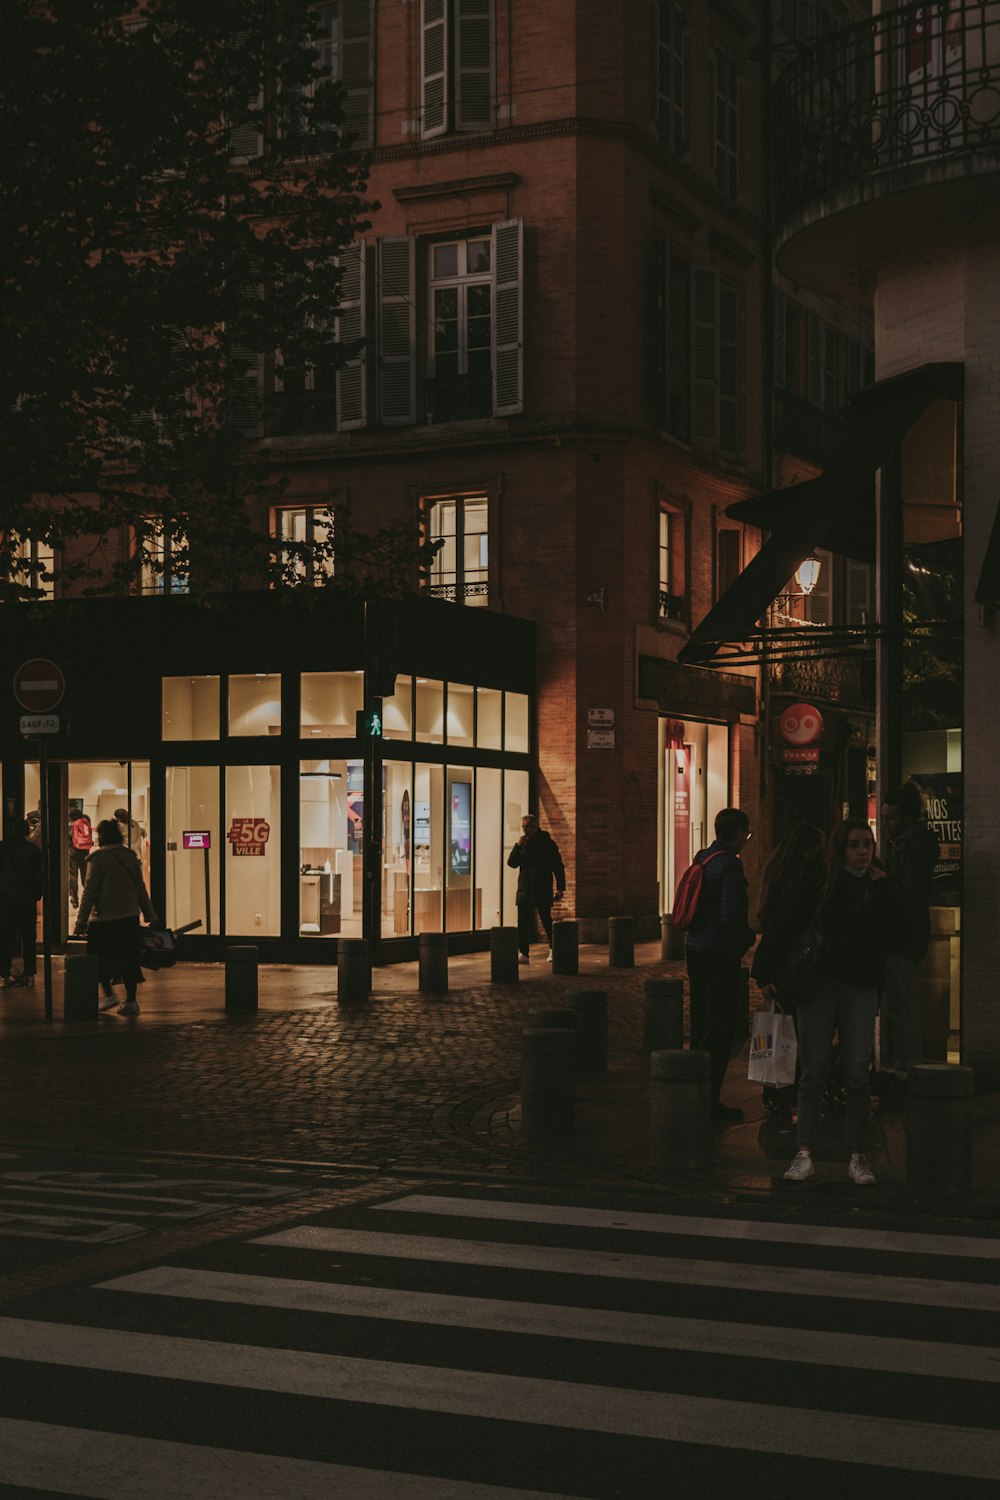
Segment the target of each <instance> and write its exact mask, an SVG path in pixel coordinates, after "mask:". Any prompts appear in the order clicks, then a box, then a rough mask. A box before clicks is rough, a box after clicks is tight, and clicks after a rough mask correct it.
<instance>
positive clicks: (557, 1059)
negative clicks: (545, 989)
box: [521, 1026, 576, 1135]
mask: <svg viewBox="0 0 1000 1500" xmlns="http://www.w3.org/2000/svg"><path fill="white" fill-rule="evenodd" d="M523 1035H524V1050H523V1054H522V1061H521V1128H522V1129H523V1130H524V1131H525V1132H526V1134H528V1135H571V1134H572V1132H573V1124H574V1112H575V1107H576V1072H575V1066H574V1060H573V1034H572V1032H570V1031H568V1030H567V1029H566V1028H565V1027H563V1026H546V1027H538V1028H534V1027H532V1028H529V1029H528V1030H526V1031H525V1032H524V1033H523Z"/></svg>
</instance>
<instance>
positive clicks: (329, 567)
mask: <svg viewBox="0 0 1000 1500" xmlns="http://www.w3.org/2000/svg"><path fill="white" fill-rule="evenodd" d="M334 535H335V532H334V512H333V510H332V508H331V506H330V505H329V504H319V505H282V506H277V507H275V509H274V510H273V511H272V512H271V536H272V538H273V539H274V542H275V547H274V549H273V555H274V561H275V564H276V566H277V568H278V570H279V573H280V577H281V579H282V581H284V582H288V583H291V582H301V583H308V584H314V585H320V584H323V583H325V582H326V581H327V580H328V579H331V578H333V576H334V573H335V571H336V570H335V559H334Z"/></svg>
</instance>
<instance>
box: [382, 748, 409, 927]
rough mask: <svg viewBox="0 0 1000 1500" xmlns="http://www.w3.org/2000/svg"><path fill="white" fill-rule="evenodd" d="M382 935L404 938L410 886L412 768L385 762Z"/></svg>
mask: <svg viewBox="0 0 1000 1500" xmlns="http://www.w3.org/2000/svg"><path fill="white" fill-rule="evenodd" d="M382 818H383V827H384V829H385V847H384V849H383V851H382V935H383V937H407V936H409V934H410V932H411V925H410V910H411V900H410V894H411V892H410V888H411V885H412V883H413V767H412V766H411V765H410V764H409V762H408V761H386V762H385V763H384V765H383V767H382Z"/></svg>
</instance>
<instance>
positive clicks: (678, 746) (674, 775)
mask: <svg viewBox="0 0 1000 1500" xmlns="http://www.w3.org/2000/svg"><path fill="white" fill-rule="evenodd" d="M659 743H660V758H659V763H660V795H659V798H658V809H659V817H658V822H659V830H660V838H659V848H660V858H659V878H660V902H661V908H662V910H663V911H666V912H669V911H670V910H671V908H672V906H673V900H674V891H675V890H676V889H677V882H678V881H679V880H680V878H681V875H682V874H683V873H684V871H685V870H686V869H687V867H688V865H689V864H690V863H691V861H692V859H693V858H694V856H695V855H696V854H697V853H698V850H699V849H704V848H707V846H708V845H709V844H710V843H711V842H712V840H713V839H714V838H715V815H716V813H718V812H721V811H722V809H723V808H724V807H726V806H728V802H729V728H728V726H727V725H725V724H701V723H698V722H696V721H693V720H690V719H683V720H681V719H663V718H661V719H660V721H659Z"/></svg>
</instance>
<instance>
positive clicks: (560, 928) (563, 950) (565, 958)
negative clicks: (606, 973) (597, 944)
mask: <svg viewBox="0 0 1000 1500" xmlns="http://www.w3.org/2000/svg"><path fill="white" fill-rule="evenodd" d="M552 972H553V974H579V972H580V924H579V922H574V921H572V920H570V919H568V918H564V919H563V920H562V921H561V922H553V923H552Z"/></svg>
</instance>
